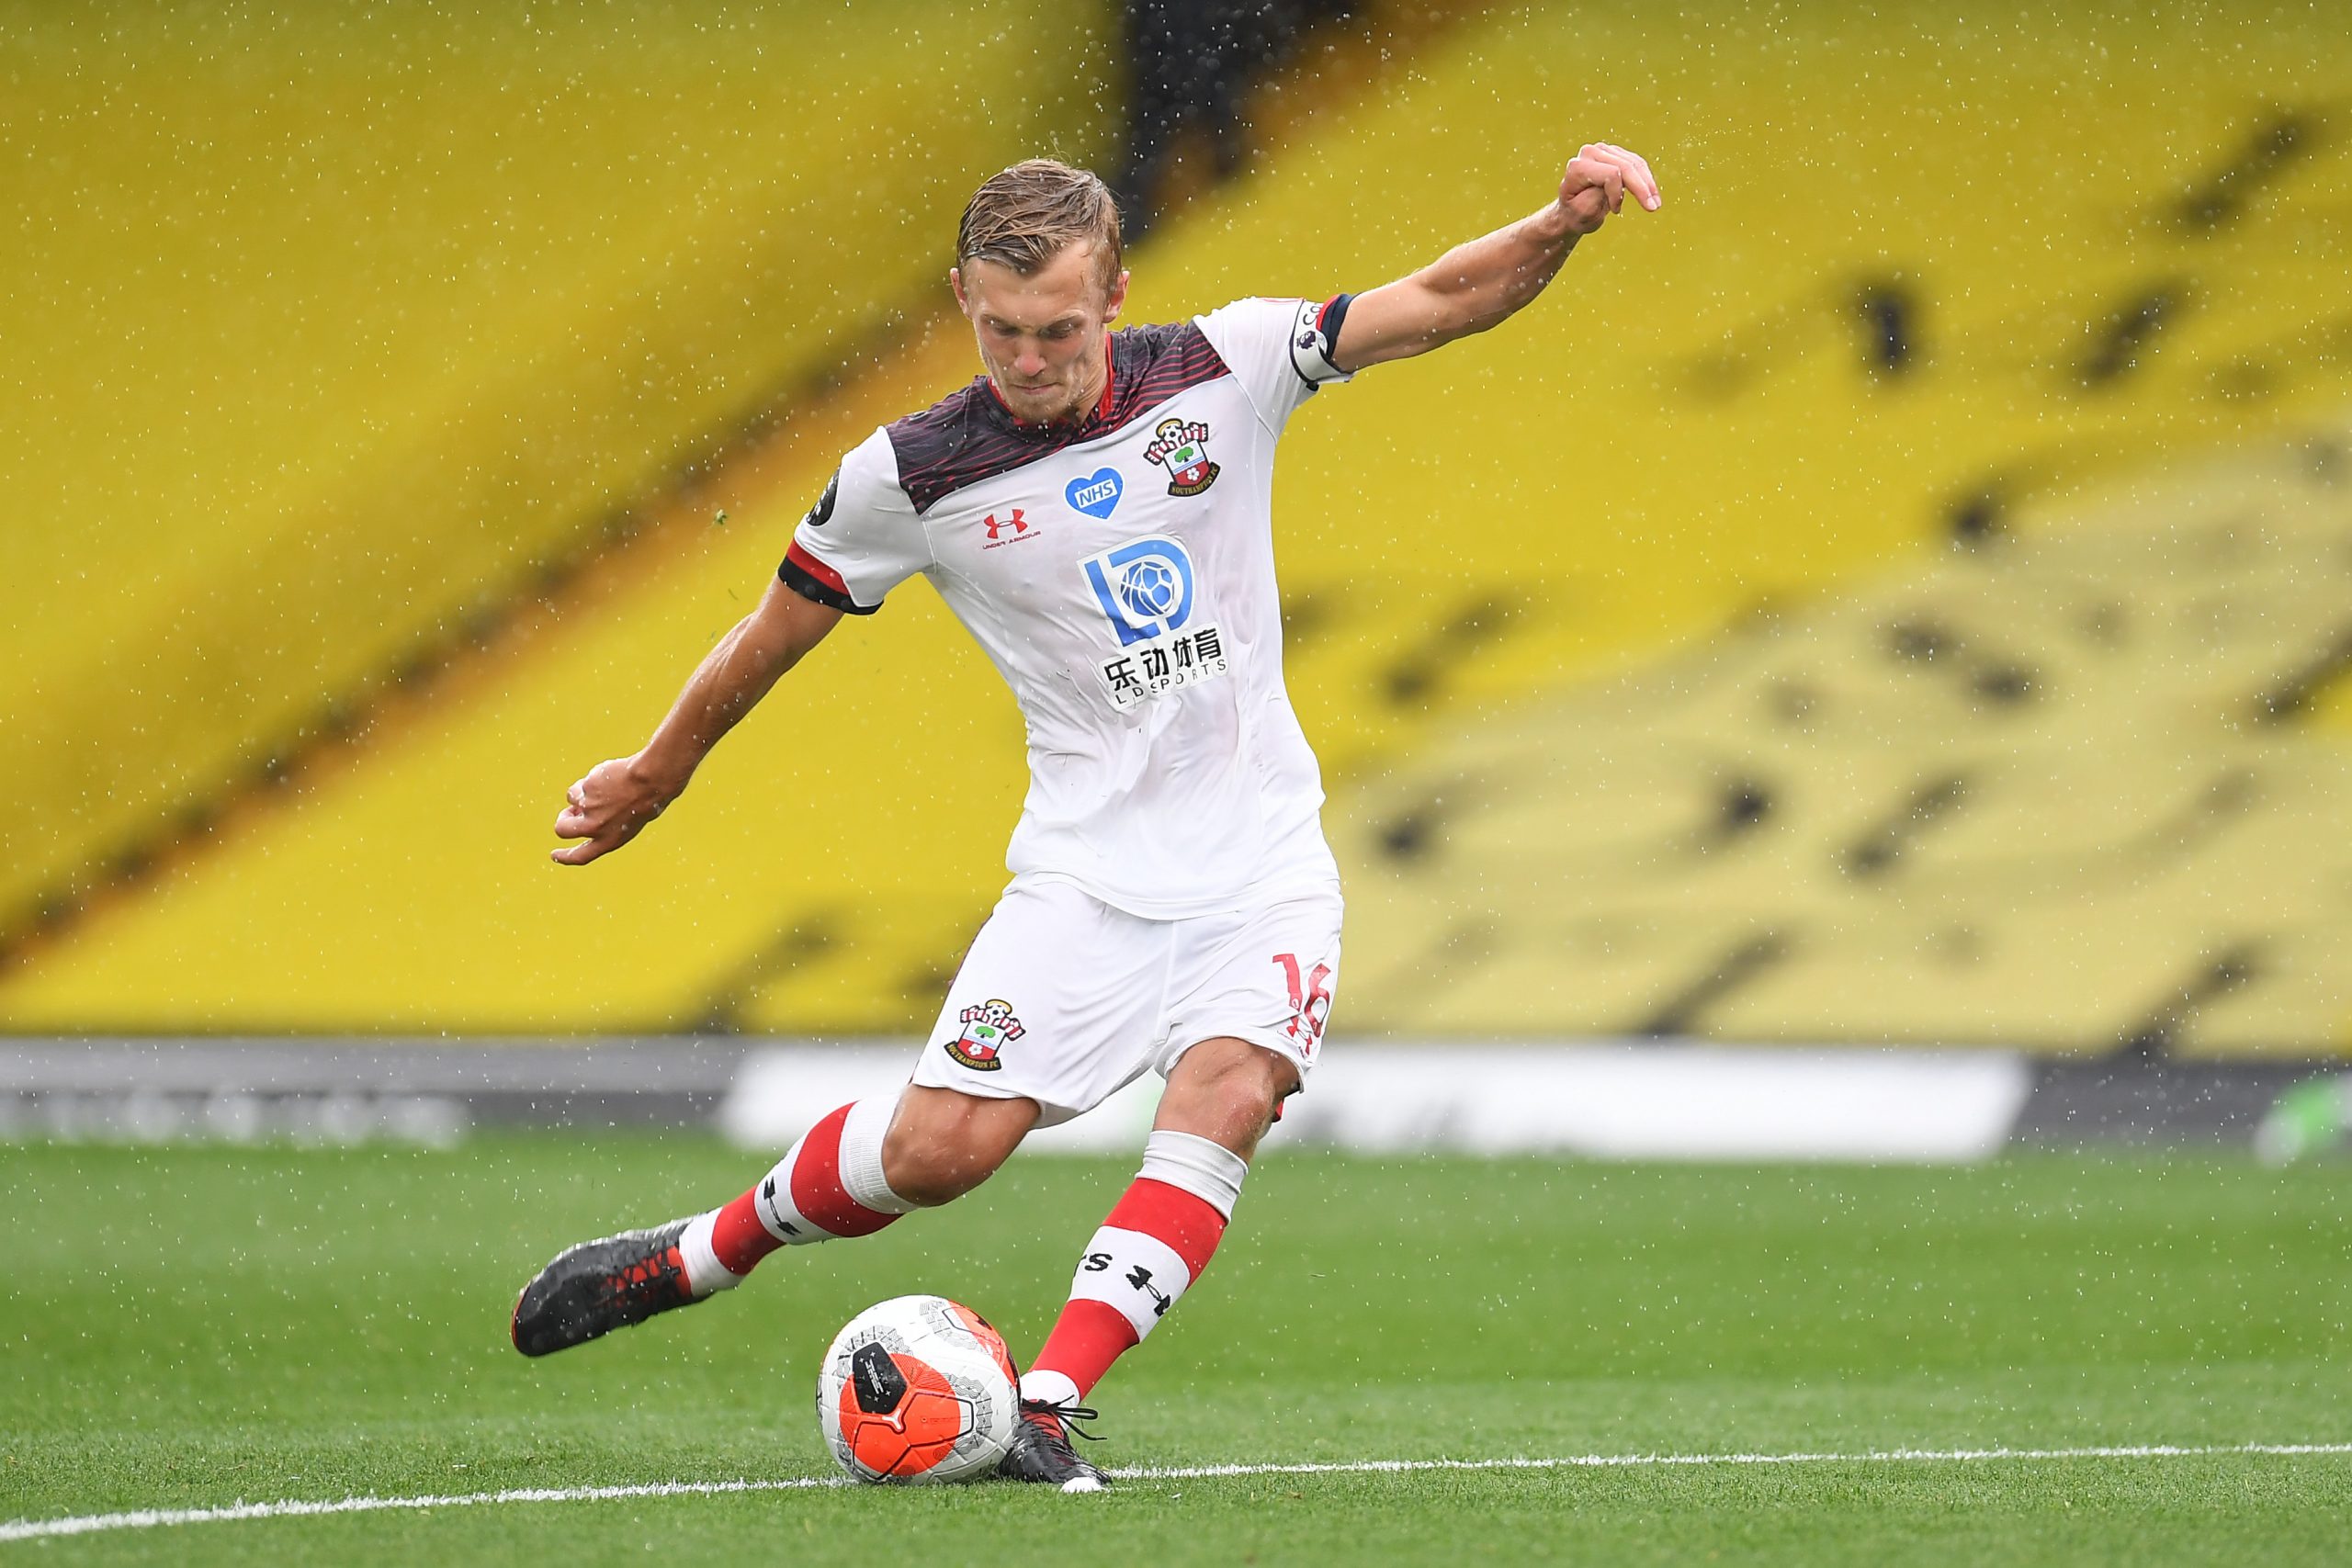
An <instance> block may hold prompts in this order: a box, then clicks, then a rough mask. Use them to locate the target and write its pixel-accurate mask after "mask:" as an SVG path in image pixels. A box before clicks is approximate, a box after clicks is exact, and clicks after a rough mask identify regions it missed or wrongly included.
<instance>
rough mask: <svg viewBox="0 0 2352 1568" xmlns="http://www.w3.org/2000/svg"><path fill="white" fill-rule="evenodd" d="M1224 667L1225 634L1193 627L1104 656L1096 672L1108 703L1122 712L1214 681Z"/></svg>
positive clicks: (1225, 668)
mask: <svg viewBox="0 0 2352 1568" xmlns="http://www.w3.org/2000/svg"><path fill="white" fill-rule="evenodd" d="M1227 668H1229V667H1228V666H1227V663H1226V658H1225V634H1224V633H1223V632H1222V631H1220V630H1218V629H1217V628H1216V627H1215V626H1195V627H1193V629H1192V630H1191V631H1184V632H1178V633H1177V634H1176V635H1175V636H1173V637H1160V638H1159V639H1157V640H1155V641H1152V642H1148V643H1145V644H1144V645H1143V646H1142V647H1141V648H1138V649H1134V650H1133V651H1131V652H1127V653H1122V654H1118V655H1116V656H1114V657H1113V658H1110V659H1106V660H1103V662H1102V664H1101V666H1100V667H1098V668H1097V670H1096V671H1095V673H1096V674H1098V675H1100V676H1101V677H1102V678H1103V688H1104V689H1105V690H1107V691H1108V692H1109V693H1110V694H1111V705H1112V706H1113V707H1114V708H1117V709H1118V710H1119V711H1120V712H1122V713H1125V711H1126V710H1127V709H1129V708H1132V707H1136V706H1139V705H1142V704H1144V703H1148V702H1149V701H1151V699H1152V698H1154V697H1158V696H1164V695H1166V694H1168V693H1170V692H1172V691H1175V690H1177V689H1178V688H1179V687H1182V686H1197V685H1199V684H1200V683H1201V682H1204V681H1214V680H1216V678H1217V677H1218V676H1220V675H1222V674H1224V673H1225V672H1226V671H1227Z"/></svg>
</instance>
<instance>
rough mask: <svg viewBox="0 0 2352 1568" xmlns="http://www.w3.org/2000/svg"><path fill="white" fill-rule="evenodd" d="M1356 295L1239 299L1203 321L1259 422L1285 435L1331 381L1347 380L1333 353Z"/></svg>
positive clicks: (1207, 334)
mask: <svg viewBox="0 0 2352 1568" xmlns="http://www.w3.org/2000/svg"><path fill="white" fill-rule="evenodd" d="M1354 298H1355V297H1354V296H1353V295H1351V294H1335V295H1333V296H1332V297H1331V298H1330V299H1323V300H1315V299H1237V300H1235V301H1234V302H1233V303H1232V304H1230V305H1227V306H1226V307H1225V308H1223V309H1222V310H1212V311H1210V312H1209V313H1208V314H1207V315H1205V316H1203V317H1201V318H1199V321H1200V328H1201V332H1202V333H1203V335H1204V336H1205V337H1207V339H1208V340H1209V346H1210V347H1212V348H1214V349H1216V352H1217V357H1218V358H1220V359H1222V360H1224V361H1225V363H1226V367H1227V368H1228V369H1230V370H1231V371H1232V372H1233V375H1234V378H1235V379H1237V380H1238V381H1239V382H1240V383H1241V387H1242V389H1243V390H1244V391H1246V392H1247V393H1248V394H1249V396H1250V403H1251V404H1252V405H1253V406H1254V407H1255V408H1256V409H1257V411H1258V416H1259V418H1261V419H1262V420H1263V421H1265V423H1266V426H1267V428H1268V429H1270V430H1274V431H1280V430H1281V429H1282V427H1283V423H1285V422H1286V421H1288V420H1289V418H1290V416H1291V413H1292V412H1293V411H1295V409H1296V408H1297V407H1298V405H1299V404H1301V403H1303V402H1305V401H1306V400H1307V399H1308V398H1309V397H1310V396H1312V395H1313V394H1314V391H1315V389H1316V388H1317V387H1319V386H1321V385H1323V384H1324V383H1325V382H1327V381H1345V380H1347V379H1348V376H1347V373H1346V372H1345V371H1342V370H1341V369H1340V367H1339V364H1338V362H1337V361H1336V360H1335V359H1333V358H1332V354H1333V352H1334V350H1335V349H1336V347H1337V345H1338V344H1339V341H1340V322H1342V321H1345V320H1347V315H1348V302H1349V301H1350V300H1351V299H1354Z"/></svg>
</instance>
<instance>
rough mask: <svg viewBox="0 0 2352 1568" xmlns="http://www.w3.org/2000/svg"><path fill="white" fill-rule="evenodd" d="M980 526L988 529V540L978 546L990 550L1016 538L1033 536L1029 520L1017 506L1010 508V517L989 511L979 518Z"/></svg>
mask: <svg viewBox="0 0 2352 1568" xmlns="http://www.w3.org/2000/svg"><path fill="white" fill-rule="evenodd" d="M980 526H981V527H982V528H984V529H986V530H987V531H988V536H989V542H988V543H987V544H985V545H982V546H981V547H980V548H982V549H984V550H992V549H994V548H996V547H998V546H999V545H1010V544H1012V543H1013V542H1014V541H1015V540H1018V539H1027V538H1034V537H1035V533H1034V532H1033V531H1032V529H1031V526H1030V523H1029V520H1028V519H1027V518H1026V517H1023V515H1022V514H1021V508H1019V507H1017V506H1016V507H1014V508H1013V509H1012V516H1010V517H1003V518H1000V517H998V516H997V514H996V513H993V512H991V513H989V514H988V516H987V517H985V518H983V519H982V520H981V522H980Z"/></svg>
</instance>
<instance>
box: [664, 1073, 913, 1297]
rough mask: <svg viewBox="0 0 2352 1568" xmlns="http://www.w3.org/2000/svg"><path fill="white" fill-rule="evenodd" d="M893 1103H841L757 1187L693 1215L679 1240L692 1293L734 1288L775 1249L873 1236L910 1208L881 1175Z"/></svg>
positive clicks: (861, 1101) (887, 1101) (894, 1103)
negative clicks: (883, 1145)
mask: <svg viewBox="0 0 2352 1568" xmlns="http://www.w3.org/2000/svg"><path fill="white" fill-rule="evenodd" d="M897 1106H898V1101H897V1100H896V1099H895V1098H889V1099H879V1100H858V1101H856V1102H855V1103H854V1104H850V1105H844V1106H842V1108H841V1109H840V1110H838V1111H833V1112H832V1113H831V1114H830V1115H828V1116H827V1117H826V1118H825V1119H824V1120H823V1121H821V1122H818V1123H817V1124H816V1125H815V1126H814V1127H811V1128H809V1131H808V1132H806V1133H804V1134H801V1137H800V1141H799V1142H798V1143H797V1144H795V1145H792V1149H791V1152H789V1153H788V1154H786V1156H784V1157H783V1158H782V1159H780V1160H778V1161H777V1162H776V1166H775V1169H774V1170H771V1171H769V1172H768V1173H767V1175H766V1176H765V1177H763V1179H761V1180H760V1182H759V1184H758V1185H757V1186H755V1187H753V1188H752V1190H750V1191H748V1192H746V1193H744V1194H743V1195H742V1196H741V1198H738V1199H736V1200H735V1201H733V1202H732V1203H729V1204H728V1205H727V1206H726V1207H725V1208H722V1209H713V1210H712V1211H710V1213H707V1214H697V1215H695V1217H694V1218H693V1219H692V1220H690V1221H688V1222H687V1223H686V1231H685V1234H684V1235H682V1236H680V1237H679V1238H678V1251H679V1253H680V1255H681V1256H682V1257H684V1259H685V1265H686V1284H687V1286H688V1288H690V1289H691V1290H692V1291H693V1292H694V1293H695V1295H697V1296H707V1295H709V1294H710V1293H711V1292H714V1291H726V1290H732V1289H733V1288H734V1287H735V1286H737V1285H739V1284H741V1283H742V1281H743V1276H744V1275H746V1274H748V1273H750V1272H751V1271H752V1265H753V1264H755V1263H757V1262H758V1261H759V1260H760V1259H761V1258H765V1257H766V1256H767V1255H768V1254H769V1253H771V1252H774V1251H775V1249H776V1248H777V1247H798V1246H803V1245H806V1244H808V1243H810V1242H819V1241H832V1240H834V1239H836V1238H837V1237H842V1236H853V1235H873V1234H874V1233H875V1232H876V1231H878V1230H880V1229H881V1228H882V1227H883V1226H884V1225H887V1224H889V1223H890V1222H891V1221H893V1220H895V1219H897V1218H898V1217H899V1215H900V1214H903V1213H907V1211H909V1210H910V1209H912V1208H913V1207H914V1205H913V1204H912V1203H910V1202H908V1201H906V1200H905V1199H904V1198H901V1197H899V1195H898V1194H897V1193H896V1192H893V1191H891V1190H890V1184H889V1183H888V1181H886V1180H884V1179H883V1178H882V1139H883V1135H884V1134H887V1133H888V1132H889V1130H890V1113H891V1112H892V1111H894V1110H896V1109H897Z"/></svg>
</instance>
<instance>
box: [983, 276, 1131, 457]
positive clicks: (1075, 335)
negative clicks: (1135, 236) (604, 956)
mask: <svg viewBox="0 0 2352 1568" xmlns="http://www.w3.org/2000/svg"><path fill="white" fill-rule="evenodd" d="M947 276H948V281H949V283H950V284H952V285H953V286H954V288H955V290H956V304H957V305H958V306H960V307H962V309H963V311H964V315H965V317H966V319H967V320H968V321H970V322H971V323H972V333H973V335H974V336H975V337H976V338H977V339H978V342H979V347H980V363H981V364H983V365H985V366H986V367H988V372H989V380H991V381H993V382H994V383H996V389H997V395H998V396H999V397H1001V398H1002V399H1003V400H1004V402H1005V406H1006V407H1007V408H1009V409H1011V410H1012V412H1013V414H1014V416H1015V417H1016V418H1019V419H1025V420H1031V421H1035V422H1039V423H1045V422H1059V421H1064V420H1075V419H1080V418H1083V417H1084V416H1085V413H1086V411H1087V410H1089V409H1091V408H1092V407H1093V406H1094V404H1095V402H1096V400H1099V399H1100V398H1101V397H1102V395H1103V378H1104V377H1105V376H1107V375H1108V374H1109V373H1110V367H1109V365H1108V363H1107V362H1106V361H1105V359H1104V356H1103V328H1104V327H1106V326H1108V325H1109V324H1110V323H1111V322H1113V321H1117V320H1118V319H1119V308H1120V306H1122V305H1124V304H1125V303H1126V298H1127V275H1126V274H1125V273H1124V272H1122V273H1121V274H1119V276H1117V277H1116V278H1115V279H1114V280H1112V282H1111V284H1110V286H1109V287H1108V288H1106V287H1104V285H1103V277H1102V275H1101V273H1100V271H1099V270H1098V268H1097V266H1096V265H1095V260H1094V247H1093V246H1092V245H1091V244H1088V243H1085V242H1083V241H1080V242H1078V243H1073V244H1070V245H1067V246H1065V247H1063V250H1062V253H1061V254H1059V255H1057V256H1056V257H1055V258H1054V259H1053V260H1052V261H1050V262H1047V263H1046V265H1044V266H1042V267H1040V268H1038V269H1037V271H1036V272H1035V273H1034V274H1032V275H1030V276H1027V277H1023V276H1022V275H1021V274H1019V273H1018V272H1015V271H1014V270H1013V269H1012V268H1011V267H1009V266H1006V265H1004V264H1003V263H1001V262H992V261H979V260H975V261H973V262H972V263H971V264H970V265H967V266H962V267H958V268H956V269H955V270H953V271H951V272H950V273H949V274H948V275H947Z"/></svg>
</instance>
